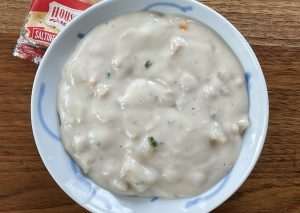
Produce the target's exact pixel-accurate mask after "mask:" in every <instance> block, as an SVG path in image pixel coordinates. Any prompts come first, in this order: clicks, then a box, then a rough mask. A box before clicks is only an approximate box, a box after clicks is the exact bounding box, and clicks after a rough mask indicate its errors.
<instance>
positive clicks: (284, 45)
mask: <svg viewBox="0 0 300 213" xmlns="http://www.w3.org/2000/svg"><path fill="white" fill-rule="evenodd" d="M202 2H203V3H205V4H207V5H208V6H210V7H211V8H213V9H215V10H217V11H218V12H219V13H221V14H222V15H223V16H225V17H226V18H227V19H228V20H229V21H230V22H232V23H233V24H234V25H235V26H236V27H237V28H238V29H239V30H240V32H241V33H242V34H243V35H244V36H245V37H246V39H247V40H248V41H249V43H250V44H251V45H252V47H253V49H254V51H255V53H256V54H257V57H258V59H259V61H260V63H261V66H262V68H263V71H264V75H265V78H266V81H267V85H268V90H269V98H270V123H269V130H268V136H267V140H266V143H265V146H264V149H263V152H262V155H261V157H260V159H259V161H258V163H257V165H256V167H255V169H254V171H253V172H252V173H251V175H250V177H249V178H248V179H247V181H246V182H245V183H244V184H243V186H242V187H241V188H240V189H239V190H238V191H237V192H236V193H235V194H234V195H233V196H232V197H231V198H230V199H229V200H228V201H226V202H225V203H224V204H223V205H221V206H220V207H219V208H217V209H216V210H215V212H295V213H296V212H300V1H299V0H277V1H273V0H264V1H261V0H231V1H227V0H203V1H202ZM29 3H30V1H29V0H14V1H1V2H0V14H1V16H0V212H8V213H17V212H24V213H27V212H28V213H29V212H30V213H31V212H33V213H35V212H36V213H37V212H58V213H60V212H86V210H84V209H83V208H81V207H80V206H79V205H77V204H76V203H75V202H74V201H72V200H71V199H70V198H69V197H68V196H67V195H66V194H64V192H63V191H62V190H61V189H60V188H59V187H58V185H56V183H55V182H54V181H53V180H52V178H51V177H50V175H49V174H48V172H47V170H46V169H45V167H44V165H43V163H42V161H41V159H40V157H39V154H38V152H37V149H36V146H35V143H34V139H33V136H32V132H31V124H30V95H31V87H32V82H33V79H34V75H35V72H36V69H37V66H36V65H34V64H32V63H30V62H25V61H21V60H19V59H17V58H14V57H13V56H12V51H13V48H14V46H15V43H16V40H17V38H18V34H19V31H20V27H21V25H22V23H23V21H24V17H25V15H26V11H27V8H28V6H29Z"/></svg>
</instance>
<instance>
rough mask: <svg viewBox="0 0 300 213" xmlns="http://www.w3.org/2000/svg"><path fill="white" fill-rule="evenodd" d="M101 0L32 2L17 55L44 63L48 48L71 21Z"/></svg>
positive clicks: (15, 53) (15, 51)
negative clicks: (42, 60)
mask: <svg viewBox="0 0 300 213" xmlns="http://www.w3.org/2000/svg"><path fill="white" fill-rule="evenodd" d="M98 2H100V0H32V2H31V5H30V8H29V13H28V15H27V17H26V20H25V24H24V27H23V28H22V30H21V35H20V38H19V39H18V41H17V45H16V47H15V49H14V52H13V54H14V56H17V57H19V58H22V59H25V60H30V61H33V62H35V63H37V64H38V63H40V61H41V59H42V57H43V55H44V54H45V52H46V50H47V47H48V46H49V45H50V44H51V42H52V41H53V40H54V38H55V37H56V35H57V34H58V33H59V32H60V31H61V30H62V29H63V28H64V27H65V26H66V25H67V24H68V23H69V22H70V21H72V19H73V18H75V17H76V16H77V15H79V14H80V13H81V12H82V11H83V10H85V9H87V8H88V7H90V6H91V5H93V4H96V3H98Z"/></svg>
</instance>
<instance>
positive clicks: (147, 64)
mask: <svg viewBox="0 0 300 213" xmlns="http://www.w3.org/2000/svg"><path fill="white" fill-rule="evenodd" d="M152 64H153V63H152V62H151V61H149V60H148V61H146V63H145V65H144V66H145V68H146V69H149V68H150V67H151V66H152Z"/></svg>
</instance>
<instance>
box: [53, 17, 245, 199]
mask: <svg viewBox="0 0 300 213" xmlns="http://www.w3.org/2000/svg"><path fill="white" fill-rule="evenodd" d="M58 112H59V115H60V120H61V127H60V135H61V139H62V142H63V145H64V147H65V149H66V150H67V152H68V153H69V154H70V155H71V157H72V158H73V159H74V160H75V161H76V162H77V164H78V165H79V166H80V167H81V169H82V171H83V172H84V173H85V174H86V175H87V176H88V177H90V178H91V179H92V180H94V181H95V182H96V183H97V184H99V185H100V186H102V187H104V188H106V189H109V190H111V191H113V192H116V193H120V194H125V195H136V196H142V197H148V196H159V197H167V198H175V197H188V196H192V195H196V194H199V193H201V192H204V191H205V190H207V189H209V188H211V187H212V186H214V185H215V184H216V183H217V182H218V181H219V180H221V179H222V178H223V177H224V176H225V175H226V173H227V172H228V171H229V170H230V168H231V167H232V166H233V163H234V161H235V160H236V158H237V156H238V153H239V150H240V145H241V142H242V133H243V131H244V130H245V129H246V128H247V126H248V124H249V123H248V95H247V90H246V83H245V78H244V73H243V69H242V67H241V65H240V63H239V61H238V59H237V58H236V57H235V55H234V54H233V52H232V51H231V50H230V48H229V47H228V46H227V45H226V44H225V42H224V41H223V40H222V39H221V38H220V37H219V36H218V35H217V34H216V33H215V32H214V31H212V30H211V29H210V28H208V27H207V26H205V25H203V24H201V23H199V22H197V21H194V20H190V19H188V18H186V17H182V16H177V15H160V14H156V13H148V12H138V13H131V14H126V15H123V16H121V17H117V18H115V19H113V20H110V21H109V22H107V23H104V24H102V25H100V26H98V27H96V28H95V29H94V30H92V31H91V32H90V33H89V34H88V35H86V36H85V38H84V39H83V40H82V41H81V43H80V44H79V46H78V47H77V48H76V50H75V51H74V53H73V55H72V56H71V57H70V59H69V60H68V62H67V64H66V65H65V68H64V70H63V73H62V78H61V82H60V85H59V90H58Z"/></svg>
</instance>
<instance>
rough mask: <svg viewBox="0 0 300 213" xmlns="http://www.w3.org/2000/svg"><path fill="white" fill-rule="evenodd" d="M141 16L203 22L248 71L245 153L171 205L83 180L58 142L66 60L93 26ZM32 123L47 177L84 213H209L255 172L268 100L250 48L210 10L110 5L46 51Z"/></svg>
mask: <svg viewBox="0 0 300 213" xmlns="http://www.w3.org/2000/svg"><path fill="white" fill-rule="evenodd" d="M142 10H145V11H147V10H151V11H158V12H162V13H175V14H183V15H186V16H189V17H191V18H194V19H196V20H199V21H201V22H203V23H204V24H206V25H208V26H209V27H210V28H212V29H213V30H215V31H216V32H217V33H218V34H219V35H220V36H221V37H222V38H223V39H224V40H225V42H226V43H227V44H228V45H229V46H230V47H231V49H232V50H233V52H234V53H235V54H236V56H237V57H238V58H239V60H240V62H241V64H242V66H243V69H244V71H245V76H246V79H247V84H248V94H249V102H250V107H249V119H250V126H249V128H248V129H247V130H246V132H245V134H244V137H243V142H242V147H241V152H240V154H239V157H238V159H237V161H236V163H235V165H234V167H233V168H232V170H231V171H230V172H229V173H228V174H227V176H226V177H225V178H224V179H223V180H221V181H220V182H219V183H218V184H217V185H215V186H214V187H213V188H211V189H210V190H209V191H207V192H205V193H203V194H201V195H199V196H196V197H192V198H187V199H179V200H168V199H158V198H155V197H154V198H151V199H144V198H134V197H126V196H120V195H115V194H112V193H110V192H108V191H106V190H104V189H102V188H100V187H99V186H97V185H95V184H94V183H93V182H92V181H91V180H89V179H88V178H85V177H84V176H83V175H82V174H81V171H80V169H79V168H78V167H77V165H76V164H75V163H74V161H73V160H72V159H71V158H70V157H69V156H68V155H67V154H66V152H65V151H64V148H63V146H62V144H61V142H60V138H59V131H58V130H59V118H58V114H57V110H56V93H57V86H58V82H59V79H60V75H61V71H62V69H63V67H64V64H65V62H66V60H67V59H68V57H69V56H70V55H71V53H72V52H73V51H74V48H75V47H76V45H77V44H78V42H80V40H81V39H82V37H84V35H85V34H87V33H88V32H89V31H90V30H91V29H93V28H94V27H95V26H97V25H99V24H101V23H103V22H105V21H107V20H109V19H111V18H113V17H116V16H119V15H122V14H124V13H128V12H133V11H142ZM31 120H32V128H33V133H34V137H35V141H36V144H37V147H38V150H39V153H40V155H41V157H42V160H43V162H44V164H45V165H46V167H47V169H48V171H49V173H50V174H51V176H52V177H53V178H54V180H55V181H56V182H57V183H58V184H59V186H60V187H61V188H62V189H63V190H64V191H65V192H66V193H67V194H68V195H69V196H71V197H72V198H73V199H74V200H75V201H76V202H78V203H79V204H80V205H82V206H83V207H85V208H86V209H88V210H90V211H92V212H145V213H147V212H157V211H162V210H163V211H170V212H178V211H179V210H182V211H184V212H199V211H204V212H208V211H211V210H212V209H214V208H215V207H217V206H218V205H220V204H221V203H222V202H224V201H225V200H226V199H227V198H228V197H230V196H231V195H232V194H233V193H234V192H235V191H236V190H237V189H238V188H239V186H240V185H241V184H242V183H243V182H244V181H245V179H246V178H247V177H248V175H249V174H250V172H251V170H252V169H253V167H254V165H255V163H256V161H257V159H258V157H259V154H260V152H261V149H262V146H263V143H264V140H265V136H266V131H267V125H268V95H267V88H266V84H265V80H264V77H263V74H262V71H261V68H260V65H259V63H258V60H257V58H256V56H255V54H254V53H253V51H252V49H251V47H250V46H249V44H248V43H247V42H246V40H245V39H244V38H243V37H242V35H241V34H240V33H239V32H238V31H237V30H236V29H235V28H234V27H233V26H232V25H231V24H230V23H229V22H228V21H227V20H226V19H224V18H223V17H222V16H221V15H219V14H218V13H216V12H215V11H213V10H212V9H210V8H208V7H206V6H204V5H203V4H200V3H198V2H196V1H192V0H172V1H153V0H143V1H141V0H123V1H118V0H106V1H103V2H102V3H100V4H98V5H94V6H92V7H91V8H89V9H88V10H87V11H85V12H84V13H83V14H82V15H80V16H79V17H78V18H76V19H75V20H74V21H72V23H70V24H69V25H68V27H66V28H65V30H64V31H62V32H61V33H60V34H59V36H58V37H57V38H56V39H55V41H54V43H53V44H52V45H51V46H50V47H49V49H48V50H47V53H46V55H45V57H44V59H43V61H42V63H41V65H40V67H39V69H38V72H37V75H36V78H35V81H34V86H33V91H32V100H31Z"/></svg>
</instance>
